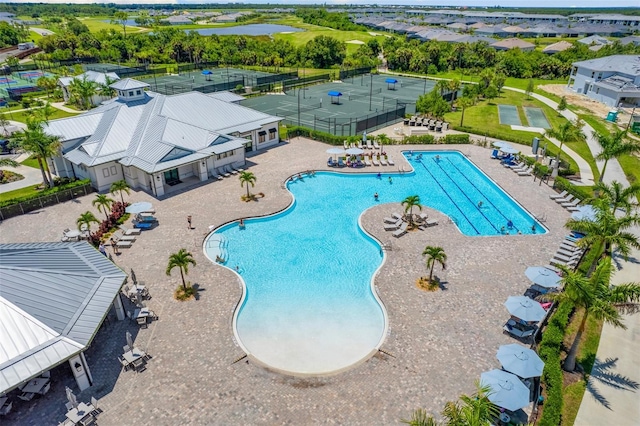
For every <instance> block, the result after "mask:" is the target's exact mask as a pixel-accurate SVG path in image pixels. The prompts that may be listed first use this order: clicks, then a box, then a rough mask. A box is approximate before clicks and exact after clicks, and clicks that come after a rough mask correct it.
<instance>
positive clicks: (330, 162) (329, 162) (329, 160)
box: [327, 157, 337, 167]
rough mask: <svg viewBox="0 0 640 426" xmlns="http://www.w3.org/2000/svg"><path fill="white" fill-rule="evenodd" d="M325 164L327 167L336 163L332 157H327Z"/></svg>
mask: <svg viewBox="0 0 640 426" xmlns="http://www.w3.org/2000/svg"><path fill="white" fill-rule="evenodd" d="M327 166H329V167H336V166H337V163H334V162H333V158H331V157H329V159H328V160H327Z"/></svg>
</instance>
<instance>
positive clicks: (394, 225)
mask: <svg viewBox="0 0 640 426" xmlns="http://www.w3.org/2000/svg"><path fill="white" fill-rule="evenodd" d="M403 223H404V222H402V221H401V220H399V221H397V222H395V223H387V224H386V225H384V230H385V231H396V230H398V229H399V228H400V227H401V226H402V225H403Z"/></svg>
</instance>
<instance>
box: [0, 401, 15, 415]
mask: <svg viewBox="0 0 640 426" xmlns="http://www.w3.org/2000/svg"><path fill="white" fill-rule="evenodd" d="M11 408H13V401H9V403H8V404H4V405H3V406H2V407H0V416H6V415H7V414H9V413H10V412H11Z"/></svg>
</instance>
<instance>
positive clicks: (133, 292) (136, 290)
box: [129, 282, 146, 297]
mask: <svg viewBox="0 0 640 426" xmlns="http://www.w3.org/2000/svg"><path fill="white" fill-rule="evenodd" d="M145 290H146V287H145V286H144V284H142V283H141V282H140V283H138V284H135V285H133V286H132V287H131V288H130V289H129V297H134V296H135V295H136V294H137V293H142V292H143V291H145Z"/></svg>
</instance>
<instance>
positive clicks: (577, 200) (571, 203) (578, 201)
mask: <svg viewBox="0 0 640 426" xmlns="http://www.w3.org/2000/svg"><path fill="white" fill-rule="evenodd" d="M581 202H582V200H581V199H579V198H576V199H575V200H573V201H571V202H568V203H562V204H560V205H561V206H562V207H565V208H571V207H577V206H578V204H580V203H581Z"/></svg>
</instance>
